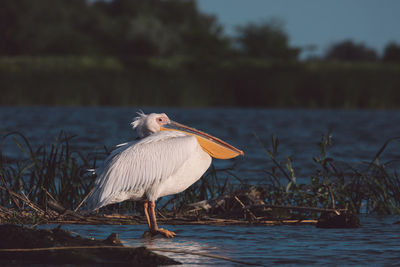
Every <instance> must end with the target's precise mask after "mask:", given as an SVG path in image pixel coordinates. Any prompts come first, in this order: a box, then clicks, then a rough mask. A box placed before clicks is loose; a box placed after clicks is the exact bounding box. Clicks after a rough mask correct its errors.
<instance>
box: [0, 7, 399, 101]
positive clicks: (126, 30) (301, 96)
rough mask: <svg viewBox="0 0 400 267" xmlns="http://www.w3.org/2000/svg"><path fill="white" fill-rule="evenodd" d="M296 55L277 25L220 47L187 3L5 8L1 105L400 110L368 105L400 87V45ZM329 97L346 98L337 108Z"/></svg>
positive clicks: (208, 21)
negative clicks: (309, 56)
mask: <svg viewBox="0 0 400 267" xmlns="http://www.w3.org/2000/svg"><path fill="white" fill-rule="evenodd" d="M300 52H301V49H300V48H296V47H291V46H290V45H289V37H288V35H287V34H286V33H285V31H284V27H283V24H282V23H281V22H280V21H277V20H271V21H262V22H259V23H248V24H246V25H242V26H238V27H237V28H236V35H235V36H233V37H228V36H226V35H225V34H224V32H223V28H222V26H221V25H220V24H219V23H218V21H217V19H216V17H215V16H212V15H208V14H203V13H201V12H199V11H198V9H197V5H196V2H195V1H194V0H146V1H143V0H108V1H106V0H103V1H86V0H3V1H2V6H1V8H0V88H1V89H0V90H2V96H3V97H2V99H1V100H0V104H50V105H52V104H72V105H74V104H77V105H98V104H100V105H103V104H107V105H109V104H111V105H120V104H123V105H132V104H133V105H203V106H204V105H240V106H312V107H393V106H396V107H397V105H400V104H395V103H392V102H390V101H394V100H393V99H397V98H396V97H394V98H393V97H392V98H391V100H390V101H389V102H387V101H386V97H382V96H375V92H380V93H382V92H383V93H384V95H386V96H390V95H391V94H393V93H394V92H395V88H398V87H399V85H400V84H399V79H398V78H393V77H397V76H399V75H398V74H399V73H398V72H399V67H398V65H397V63H399V62H400V45H398V44H396V43H390V44H388V45H387V47H386V49H385V51H384V53H383V55H382V56H381V57H380V56H378V54H377V52H376V51H375V50H374V49H372V48H369V47H367V46H365V45H364V44H358V43H355V42H353V41H352V40H345V41H342V42H340V43H337V44H334V45H332V46H331V47H330V48H329V49H328V50H327V51H326V53H325V55H324V56H323V57H322V58H319V59H317V60H316V61H315V60H310V61H299V54H300ZM335 62H336V63H335ZM338 62H339V63H338ZM340 62H342V63H340ZM371 64H374V65H371ZM382 64H383V65H385V66H383V65H382ZM383 70H384V71H383ZM371 72H373V73H374V74H373V75H372V76H373V77H374V79H375V80H374V81H372V83H371V82H367V83H366V82H365V80H366V77H371V75H370V74H371ZM376 73H379V75H377V74H376ZM383 73H385V74H383ZM289 78H290V79H292V80H291V81H289V80H288V79H289ZM355 81H358V82H355ZM383 81H384V82H385V83H387V84H386V85H385V86H383V87H384V88H386V89H384V90H386V91H382V88H377V87H374V86H378V85H380V84H382V82H383ZM365 86H366V87H365ZM32 88H34V90H33V89H32ZM155 88H156V89H155ZM148 90H156V91H154V92H156V93H158V94H160V95H162V96H157V97H154V95H152V98H151V99H152V100H149V98H150V93H149V91H148ZM337 90H339V91H341V90H352V93H345V94H343V95H344V97H347V98H346V99H344V98H343V99H336V100H335V97H336V96H335V91H337ZM116 92H118V94H117V95H116V94H115V93H116ZM397 94H398V93H397ZM89 99H90V100H89ZM379 99H380V100H379ZM399 99H400V96H399ZM396 101H397V100H396ZM397 103H400V101H398V102H397Z"/></svg>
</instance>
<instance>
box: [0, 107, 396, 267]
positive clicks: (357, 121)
mask: <svg viewBox="0 0 400 267" xmlns="http://www.w3.org/2000/svg"><path fill="white" fill-rule="evenodd" d="M142 109H143V110H144V111H145V112H146V113H148V112H166V113H167V115H169V117H170V118H171V119H173V120H176V121H178V122H181V123H184V124H187V125H190V126H193V127H195V128H198V129H201V130H204V131H206V132H208V133H211V134H213V135H215V136H217V137H219V138H221V139H223V140H225V141H227V142H229V143H230V144H232V145H234V146H237V147H238V148H240V149H242V150H244V152H245V157H243V158H236V159H233V160H227V161H222V160H215V161H214V163H215V165H216V167H217V168H224V167H229V166H232V165H233V164H236V167H235V170H234V172H235V174H236V175H237V176H239V177H240V178H241V179H243V180H245V181H247V182H249V183H263V180H264V179H265V177H264V174H263V172H262V170H264V169H269V168H270V166H271V161H270V160H268V156H267V154H266V153H265V151H264V148H263V147H262V145H260V143H259V141H257V139H256V138H255V135H257V136H258V137H259V138H260V139H261V141H262V143H264V144H265V146H267V147H270V146H271V135H272V134H274V135H276V136H277V137H278V138H279V140H280V145H279V149H278V150H279V151H280V159H281V160H283V159H285V157H286V156H289V155H291V156H292V157H293V160H294V167H295V171H296V175H297V177H298V178H299V179H306V178H307V177H308V176H309V175H310V174H311V173H312V172H313V170H315V164H314V163H313V160H312V157H313V156H318V155H319V148H318V146H317V143H318V142H319V141H320V139H321V136H322V135H323V134H327V133H328V132H331V133H332V136H333V141H334V146H333V147H331V148H330V150H329V156H331V157H333V158H334V159H335V160H340V161H343V162H347V163H349V164H358V163H359V162H362V161H370V160H372V159H373V158H374V155H375V154H376V152H377V151H378V150H379V148H380V147H381V146H382V145H383V144H384V142H385V141H386V140H387V139H389V138H392V137H396V136H400V111H376V110H363V111H357V110H302V109H295V110H291V109H282V110H275V109H274V110H269V109H178V108H142ZM136 111H138V108H128V107H124V108H111V107H106V108H104V107H101V108H100V107H99V108H65V107H0V132H1V133H6V132H9V131H19V132H21V133H23V134H24V135H25V136H26V137H27V138H28V139H29V140H30V142H31V144H32V145H33V146H39V145H42V144H47V143H50V142H53V141H54V140H55V137H56V136H57V135H58V133H59V132H60V130H64V131H66V132H67V133H68V134H71V135H72V134H74V135H77V136H76V137H75V138H74V139H73V141H72V142H71V143H72V145H73V147H74V149H76V150H79V151H81V152H83V153H93V152H95V151H100V150H102V147H103V145H106V146H108V147H111V146H114V145H116V144H119V143H122V142H125V141H128V140H132V139H134V138H135V137H136V133H135V132H134V131H132V129H131V127H130V122H131V121H132V118H133V117H135V113H136ZM2 150H3V153H6V154H7V156H9V157H11V158H15V159H18V158H19V157H20V156H21V152H19V150H18V149H17V148H16V146H15V144H13V142H12V140H11V139H7V140H6V142H5V143H4V144H3V147H2ZM399 151H400V150H399V142H393V143H392V144H391V145H389V146H388V148H387V149H386V150H385V152H384V154H383V156H384V158H386V159H399V158H400V153H399ZM398 220H400V219H399V217H397V216H390V217H371V216H369V217H361V223H362V226H361V227H360V228H358V229H329V230H328V229H317V228H315V227H313V226H274V227H260V226H249V227H243V226H221V227H217V226H167V227H166V228H168V229H170V230H173V231H175V232H176V233H177V234H178V236H177V237H176V238H174V239H162V238H155V239H152V240H145V239H142V238H141V235H142V233H143V231H144V230H145V229H146V226H145V225H140V226H137V225H136V226H131V225H123V226H106V225H105V226H90V225H65V226H63V228H64V229H68V230H72V231H74V232H76V233H79V234H81V235H83V236H93V237H97V238H105V237H107V236H108V235H109V234H110V233H111V232H116V233H118V234H119V235H120V238H121V239H122V241H123V242H124V243H125V244H126V245H132V246H138V245H145V246H147V247H158V248H168V249H177V250H183V249H184V250H189V251H195V252H204V253H209V254H215V255H221V256H226V257H229V258H233V259H236V260H242V261H246V262H252V263H258V264H261V265H267V266H268V265H289V266H292V265H306V266H310V265H314V266H321V265H332V266H335V265H340V266H342V265H345V266H346V265H358V266H365V265H378V266H382V265H388V266H390V265H398V264H399V261H400V234H399V233H400V224H394V222H396V221H398ZM42 227H50V226H42ZM166 255H168V256H170V257H173V258H174V259H176V260H178V261H181V262H183V263H185V264H186V265H189V266H208V265H223V266H225V265H228V266H229V265H235V264H233V263H229V262H226V261H223V260H217V259H211V258H205V257H201V256H188V255H184V254H171V253H166Z"/></svg>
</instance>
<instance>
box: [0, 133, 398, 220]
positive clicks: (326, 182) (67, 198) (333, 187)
mask: <svg viewBox="0 0 400 267" xmlns="http://www.w3.org/2000/svg"><path fill="white" fill-rule="evenodd" d="M257 138H258V137H257ZM73 140H74V136H68V135H66V134H65V133H64V132H60V134H59V135H58V136H57V137H56V138H55V140H54V141H53V142H52V143H51V144H47V145H41V146H39V147H36V148H34V147H32V146H31V144H30V143H29V140H27V138H26V137H25V136H24V135H23V134H21V133H19V132H12V133H8V134H5V135H3V136H1V137H0V176H1V179H0V186H1V187H2V189H0V206H3V207H14V208H15V207H20V206H21V205H23V204H24V203H21V201H19V200H17V199H14V198H13V197H11V195H10V194H9V193H8V191H7V190H10V191H12V192H15V193H17V194H20V195H25V196H26V197H27V198H28V199H29V200H30V201H32V202H33V203H35V204H37V205H39V206H40V207H42V208H44V209H45V208H46V207H47V201H48V199H49V198H51V197H53V198H54V199H55V200H56V201H57V202H59V203H60V204H61V205H63V206H64V207H65V208H68V209H75V208H76V207H77V206H78V205H79V204H80V202H81V201H82V200H83V199H84V197H85V196H86V195H87V194H88V193H89V192H90V190H91V188H92V186H93V182H94V179H95V176H93V175H91V174H90V172H88V171H87V169H93V168H95V167H96V164H97V160H98V159H99V158H104V157H105V156H106V155H107V154H108V152H107V148H106V149H105V151H104V152H101V153H91V154H90V153H89V154H84V153H82V152H81V151H77V150H76V149H74V148H73V147H74V146H73ZM399 140H400V137H396V138H392V139H390V140H388V141H387V142H385V143H384V144H383V146H382V147H381V148H380V149H379V150H378V152H377V153H376V154H375V155H373V156H372V157H371V158H372V159H371V161H370V162H367V163H365V162H361V163H359V164H357V165H351V164H348V163H345V162H341V161H338V160H335V159H333V158H332V157H330V156H329V148H330V147H331V146H332V144H333V142H332V137H331V135H330V134H327V135H324V136H322V137H321V140H320V141H319V142H318V148H319V150H320V154H319V156H317V157H314V158H313V159H310V160H313V162H314V166H315V167H314V168H313V170H312V174H311V175H310V177H309V180H308V181H306V179H302V180H299V179H297V177H296V167H295V165H294V163H293V158H292V157H291V156H286V157H282V156H281V155H280V153H279V149H278V147H279V139H278V138H276V137H275V136H272V139H271V147H270V148H267V147H264V148H265V151H266V154H267V155H268V158H267V162H272V163H273V164H272V166H271V167H269V168H262V167H261V166H260V169H261V170H262V173H263V177H260V186H262V187H263V188H265V190H266V192H267V194H266V199H265V202H266V203H267V204H272V205H292V206H307V207H322V208H337V209H344V208H348V209H349V210H350V211H352V212H353V213H357V214H358V213H369V214H370V213H374V214H400V178H399V176H398V174H397V171H396V167H397V166H398V163H399V160H398V159H397V160H387V161H386V162H383V160H382V155H383V153H384V152H385V149H386V148H387V147H388V146H389V145H393V143H394V142H397V141H399ZM6 141H8V142H10V141H11V142H12V143H13V144H14V145H15V146H16V147H18V148H19V150H20V151H21V153H22V155H23V156H22V158H19V159H18V160H12V159H10V158H9V157H8V156H7V154H5V153H4V152H3V149H2V147H3V145H4V143H5V142H6ZM71 143H72V144H71ZM260 144H261V145H263V144H262V143H261V142H260ZM263 146H264V145H263ZM396 164H397V166H396ZM234 169H235V166H232V167H231V168H226V169H217V168H215V166H214V165H211V167H210V169H209V170H208V171H207V172H206V173H205V174H204V175H203V177H202V179H200V180H199V181H198V182H197V183H195V184H194V185H192V186H191V187H189V188H188V189H187V190H185V191H184V192H182V193H180V194H176V195H174V196H171V197H168V198H165V199H163V200H162V201H161V203H162V205H161V206H160V207H161V209H163V208H164V209H167V210H171V209H172V210H174V211H177V212H179V211H181V210H182V209H184V208H185V207H187V204H190V203H193V202H197V201H202V200H206V199H208V200H209V199H215V198H218V197H221V196H225V195H231V194H237V193H238V192H241V191H245V190H247V189H249V188H250V186H251V185H249V184H248V183H245V182H243V180H242V179H241V178H240V177H237V175H236V174H235V172H234ZM299 181H302V182H301V183H300V182H299ZM132 208H137V209H138V210H141V205H136V204H135V203H132V202H129V201H128V202H124V203H121V204H115V205H110V206H108V207H106V208H105V210H107V211H116V210H117V211H120V212H126V211H129V210H132Z"/></svg>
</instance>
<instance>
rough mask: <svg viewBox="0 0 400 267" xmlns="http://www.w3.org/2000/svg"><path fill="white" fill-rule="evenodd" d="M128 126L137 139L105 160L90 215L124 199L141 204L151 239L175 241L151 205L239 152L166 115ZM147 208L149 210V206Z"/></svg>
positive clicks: (142, 118)
mask: <svg viewBox="0 0 400 267" xmlns="http://www.w3.org/2000/svg"><path fill="white" fill-rule="evenodd" d="M138 115H139V116H138V117H136V118H135V119H134V121H133V122H132V123H131V125H132V127H133V129H136V130H137V131H138V134H139V136H140V138H141V139H140V140H137V141H133V142H129V143H125V144H121V145H119V146H117V148H116V149H115V150H114V151H113V152H112V153H111V155H110V156H109V157H108V158H107V159H106V160H105V163H104V166H103V168H102V169H101V170H96V173H98V177H97V179H96V181H95V186H94V189H93V190H92V192H91V194H90V196H89V197H88V200H87V203H88V206H89V207H90V208H91V209H92V210H97V209H99V208H101V207H103V206H106V205H109V204H112V203H118V202H122V201H124V200H144V212H145V215H146V219H147V224H148V226H149V231H150V233H151V234H153V235H154V234H157V233H160V234H162V235H164V236H165V237H174V236H175V233H174V232H171V231H168V230H165V229H162V228H158V226H157V220H156V214H155V201H156V200H157V199H158V198H159V197H163V196H167V195H172V194H177V193H180V192H182V191H184V190H185V189H186V188H188V187H189V186H190V185H192V184H193V183H195V182H196V181H197V180H198V179H200V177H201V176H202V175H203V173H204V172H205V171H206V170H207V169H208V167H209V166H210V164H211V157H214V158H220V159H228V158H233V157H236V156H238V155H243V154H244V153H243V151H241V150H239V149H237V148H235V147H233V146H231V145H229V144H227V143H225V142H224V141H222V140H220V139H218V138H216V137H213V136H211V135H209V134H206V133H204V132H201V131H199V130H196V129H194V128H190V127H188V126H185V125H183V124H180V123H177V122H174V121H171V120H170V119H169V118H168V116H167V115H166V114H165V113H162V114H156V113H152V114H149V115H146V114H144V113H138ZM149 203H150V205H149Z"/></svg>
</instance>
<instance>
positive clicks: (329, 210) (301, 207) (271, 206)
mask: <svg viewBox="0 0 400 267" xmlns="http://www.w3.org/2000/svg"><path fill="white" fill-rule="evenodd" d="M257 206H262V207H266V208H272V209H274V208H275V209H289V210H306V211H315V212H335V213H336V214H337V215H340V212H344V211H347V209H325V208H317V207H303V206H283V205H268V204H263V205H257Z"/></svg>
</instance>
